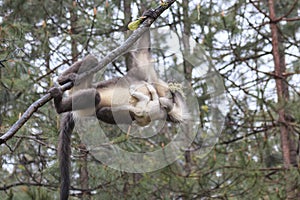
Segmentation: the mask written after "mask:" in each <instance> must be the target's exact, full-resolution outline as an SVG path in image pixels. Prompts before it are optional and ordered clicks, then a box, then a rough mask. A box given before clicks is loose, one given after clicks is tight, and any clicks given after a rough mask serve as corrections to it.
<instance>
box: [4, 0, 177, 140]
mask: <svg viewBox="0 0 300 200" xmlns="http://www.w3.org/2000/svg"><path fill="white" fill-rule="evenodd" d="M175 1H176V0H167V1H165V2H164V3H163V5H160V6H158V7H157V8H155V9H153V10H152V11H153V13H154V14H155V16H154V17H147V18H145V20H144V21H143V23H142V24H141V26H140V27H139V28H138V29H137V30H135V31H134V32H133V33H132V34H131V35H130V37H129V38H128V39H127V40H126V41H125V42H124V43H123V44H122V45H121V46H120V47H118V48H116V49H115V50H113V51H111V52H110V53H109V54H108V55H107V56H105V57H104V58H103V59H102V60H101V61H100V62H99V63H98V65H97V66H96V67H94V68H92V69H91V70H89V71H86V72H84V73H82V74H80V75H79V76H78V78H77V79H76V81H80V80H82V79H84V78H85V77H87V76H89V75H91V74H94V73H96V72H97V71H99V70H101V69H102V68H104V67H105V66H106V65H107V64H109V63H110V62H112V61H113V60H115V59H116V58H118V57H119V56H120V55H122V54H123V53H124V52H126V51H127V49H129V48H130V47H131V46H133V44H134V43H135V42H136V41H137V40H138V39H139V38H140V37H141V36H142V35H143V33H145V32H146V31H147V30H148V29H149V27H150V25H151V24H152V23H153V22H154V21H155V20H156V19H157V18H158V17H159V16H160V15H161V14H162V13H163V12H164V11H165V10H167V9H168V8H169V7H170V6H171V5H172V4H173V3H174V2H175ZM71 88H72V83H70V82H68V83H66V84H64V85H62V86H60V89H61V90H62V91H66V90H69V89H71ZM51 99H52V97H51V95H50V94H49V93H48V94H46V95H44V96H43V97H41V98H40V99H38V100H37V101H35V102H34V103H33V104H31V106H29V108H28V109H27V110H26V111H25V112H24V114H23V115H22V117H21V118H20V119H19V120H18V121H17V122H15V123H14V124H13V126H12V127H11V128H10V129H9V130H8V131H7V132H6V133H5V134H3V135H2V136H1V137H0V144H3V143H5V142H6V141H7V140H9V139H10V138H12V137H13V136H14V135H15V134H16V132H17V131H18V130H19V129H20V128H21V127H22V126H23V125H24V124H25V123H26V122H27V121H28V119H29V118H30V117H31V116H32V115H33V113H34V112H35V111H37V110H38V109H39V108H40V107H42V106H43V105H45V104H46V103H47V102H49V101H50V100H51Z"/></svg>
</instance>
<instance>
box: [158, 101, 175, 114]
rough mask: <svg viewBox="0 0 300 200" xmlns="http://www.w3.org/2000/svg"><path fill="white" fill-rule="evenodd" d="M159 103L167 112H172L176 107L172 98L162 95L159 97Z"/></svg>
mask: <svg viewBox="0 0 300 200" xmlns="http://www.w3.org/2000/svg"><path fill="white" fill-rule="evenodd" d="M159 103H160V105H161V106H162V107H163V108H164V109H166V111H167V113H168V112H170V111H171V110H172V109H173V107H174V103H173V100H172V99H168V98H164V97H161V98H159Z"/></svg>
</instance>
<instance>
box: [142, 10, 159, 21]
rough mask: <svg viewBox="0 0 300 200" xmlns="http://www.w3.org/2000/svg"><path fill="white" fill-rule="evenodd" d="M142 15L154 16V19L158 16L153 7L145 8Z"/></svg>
mask: <svg viewBox="0 0 300 200" xmlns="http://www.w3.org/2000/svg"><path fill="white" fill-rule="evenodd" d="M143 16H146V17H151V18H154V19H156V18H157V17H158V15H157V13H156V12H155V10H153V9H149V10H146V11H145V12H144V13H143Z"/></svg>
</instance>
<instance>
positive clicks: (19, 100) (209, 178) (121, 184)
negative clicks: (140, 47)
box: [0, 0, 300, 200]
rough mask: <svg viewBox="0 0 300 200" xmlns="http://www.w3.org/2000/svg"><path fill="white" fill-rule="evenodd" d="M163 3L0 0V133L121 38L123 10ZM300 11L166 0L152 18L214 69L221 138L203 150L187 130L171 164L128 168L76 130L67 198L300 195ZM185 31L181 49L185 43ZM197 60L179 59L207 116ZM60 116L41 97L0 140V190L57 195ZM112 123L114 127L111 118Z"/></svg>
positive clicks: (270, 0)
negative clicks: (187, 143)
mask: <svg viewBox="0 0 300 200" xmlns="http://www.w3.org/2000/svg"><path fill="white" fill-rule="evenodd" d="M159 3H160V2H159V1H158V0H157V1H145V0H133V1H125V0H120V1H115V0H94V1H91V0H82V1H79V0H78V1H63V0H57V1H55V0H49V1H40V0H18V1H15V0H0V40H1V42H0V61H1V66H0V133H1V134H4V133H5V132H6V131H7V130H8V129H9V127H10V126H11V125H12V124H13V123H14V122H15V121H16V120H17V119H18V118H19V117H20V115H21V114H22V113H23V112H24V111H25V110H26V109H27V108H28V107H29V106H30V105H31V104H32V103H33V102H34V101H35V100H37V99H39V98H40V97H41V96H43V95H44V94H46V93H47V90H48V89H49V88H50V87H52V86H53V84H54V83H53V80H55V78H57V76H58V74H59V73H61V72H62V71H63V70H64V69H66V68H67V67H68V66H70V65H71V64H72V63H73V62H75V61H76V60H79V59H81V58H82V57H84V56H85V55H87V54H88V53H93V54H95V55H97V56H98V58H99V60H100V59H101V57H104V56H105V55H107V53H108V52H109V51H110V50H112V49H114V48H115V47H118V46H120V45H121V44H122V43H123V42H124V41H125V39H126V38H127V37H128V35H129V34H130V33H129V32H128V31H126V30H127V24H128V23H129V22H131V21H133V20H134V19H136V18H137V17H138V16H140V15H141V14H142V13H143V11H145V10H147V9H149V8H155V7H156V6H157V5H159ZM299 14H300V5H299V2H298V0H291V1H287V0H276V1H275V0H247V1H244V0H229V1H219V0H194V1H184V0H179V1H177V2H176V3H175V4H173V5H172V6H171V8H170V9H168V10H167V11H166V12H165V13H164V14H163V15H162V16H161V17H160V18H158V19H157V20H156V21H155V22H154V24H153V25H152V27H168V28H169V29H170V30H172V31H174V32H175V33H177V35H178V37H181V36H182V33H184V34H185V35H187V36H189V37H191V38H193V39H194V40H195V42H196V43H197V44H198V45H199V46H201V47H202V48H203V49H204V50H205V54H206V55H207V56H208V57H209V58H210V59H211V62H212V64H213V66H214V67H215V68H216V69H217V71H218V72H219V74H220V76H221V77H222V79H223V80H222V81H223V83H224V86H225V92H226V95H227V99H228V102H227V104H228V106H227V108H226V113H225V114H224V125H223V129H222V132H221V134H220V137H219V140H218V142H217V143H216V145H215V146H214V147H213V148H212V149H211V151H210V152H209V153H208V154H207V155H206V156H205V157H204V158H203V157H201V158H199V156H198V155H197V151H196V150H197V145H198V146H199V148H201V144H200V143H197V142H196V141H195V143H194V144H193V147H192V149H190V151H189V152H188V153H186V154H185V156H183V157H182V158H180V159H179V160H177V161H176V162H175V163H173V164H172V165H170V166H168V167H165V168H163V169H160V170H157V171H154V172H151V173H144V174H132V173H126V172H120V171H117V170H114V169H111V168H109V167H107V166H105V165H102V164H101V163H100V162H99V161H97V160H96V159H95V158H94V157H93V156H92V155H91V154H89V152H88V151H86V150H85V149H84V147H82V144H81V142H80V138H79V136H78V134H73V138H72V139H73V140H72V189H71V195H72V197H71V199H300V189H299V188H300V175H299V164H300V163H299V134H300V109H299V108H300V101H299V94H300V93H299V92H300V88H299V86H300V46H299V44H300V32H299V29H300V18H299ZM116 35H117V36H118V37H117V38H118V39H116ZM185 41H186V40H184V39H182V40H180V42H181V46H182V48H181V49H182V51H184V49H185V48H189V47H188V45H187V44H186V43H185ZM152 42H153V41H152ZM164 42H165V41H164V40H163V37H161V38H160V37H157V38H155V43H160V44H164ZM166 56H167V55H165V54H164V52H161V51H158V52H155V53H154V55H153V57H154V58H155V57H162V58H165V57H166ZM176 59H177V58H176V57H174V56H171V60H173V62H170V61H169V62H168V63H169V64H170V65H171V66H173V65H175V64H176ZM126 65H127V62H126V59H118V60H116V61H114V62H113V63H112V64H111V65H109V67H108V68H107V69H106V72H105V77H106V78H110V77H112V76H121V75H122V74H124V73H125V72H126ZM174 67H175V66H174ZM194 67H195V66H192V65H190V64H189V63H188V62H184V63H183V65H182V69H181V70H182V72H183V73H185V74H184V75H185V77H186V79H187V80H188V81H189V82H190V84H191V85H192V86H193V87H197V88H194V89H195V91H197V99H198V101H199V107H200V111H201V113H200V116H199V118H200V119H201V121H202V122H203V121H205V120H207V119H206V118H205V116H204V115H205V114H207V113H209V112H210V109H211V106H210V104H209V101H208V99H207V98H208V97H207V95H206V94H205V93H206V92H207V90H206V89H205V84H201V85H200V86H199V84H197V82H198V81H199V80H198V79H197V78H195V77H194V76H193V68H194ZM58 118H59V116H58V115H57V114H56V112H55V109H54V107H53V104H52V103H48V104H46V105H45V106H43V107H42V108H41V109H39V110H38V111H37V112H36V113H35V114H34V115H33V117H31V119H29V121H28V122H27V123H26V125H25V126H24V127H22V128H21V129H20V130H19V132H18V133H17V134H16V135H15V136H14V137H13V138H12V139H10V140H9V141H8V142H7V144H6V145H2V146H1V153H0V154H1V159H0V174H1V180H0V195H1V199H22V200H25V199H35V200H36V199H40V200H45V199H58V187H59V172H58V163H57V155H56V153H57V152H56V146H57V140H58V122H59V120H58ZM111 135H112V136H114V137H121V136H122V134H121V133H119V132H116V131H115V130H114V129H111ZM161 137H163V136H161ZM162 140H163V138H160V141H162ZM159 144H161V143H157V144H156V145H159ZM134 145H135V146H132V148H133V149H135V148H138V147H137V145H138V144H134ZM194 150H195V151H194Z"/></svg>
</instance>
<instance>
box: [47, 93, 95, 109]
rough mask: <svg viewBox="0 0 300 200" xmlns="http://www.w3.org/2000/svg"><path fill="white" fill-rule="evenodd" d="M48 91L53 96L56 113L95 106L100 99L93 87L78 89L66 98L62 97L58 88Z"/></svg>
mask: <svg viewBox="0 0 300 200" xmlns="http://www.w3.org/2000/svg"><path fill="white" fill-rule="evenodd" d="M49 92H50V94H51V95H52V97H53V98H54V105H55V109H56V111H57V113H63V112H69V111H72V110H81V109H85V108H93V107H95V106H97V105H98V104H99V103H100V100H101V98H100V95H99V93H98V92H97V90H96V89H94V88H90V89H85V90H79V91H77V92H76V93H74V94H73V95H72V96H70V97H68V98H66V99H63V98H62V94H63V93H62V91H61V90H60V89H59V88H51V89H50V90H49Z"/></svg>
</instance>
